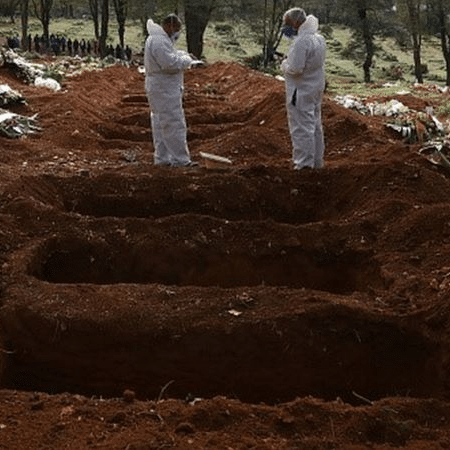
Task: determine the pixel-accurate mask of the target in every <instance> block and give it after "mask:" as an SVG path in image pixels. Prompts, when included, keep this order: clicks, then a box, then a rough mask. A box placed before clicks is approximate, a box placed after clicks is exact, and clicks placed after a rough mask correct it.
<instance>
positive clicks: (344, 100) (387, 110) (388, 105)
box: [334, 95, 410, 117]
mask: <svg viewBox="0 0 450 450" xmlns="http://www.w3.org/2000/svg"><path fill="white" fill-rule="evenodd" d="M334 101H335V102H336V103H338V104H339V105H342V106H343V107H344V108H347V109H353V110H355V111H357V112H359V113H360V114H364V115H370V116H386V117H392V116H397V115H399V114H406V113H407V112H409V111H410V109H409V108H408V107H407V106H405V105H404V104H403V103H402V102H399V101H398V100H395V99H392V100H389V101H388V102H384V103H379V102H366V100H365V99H363V98H361V97H357V96H355V95H337V96H336V97H335V98H334Z"/></svg>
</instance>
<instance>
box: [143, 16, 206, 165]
mask: <svg viewBox="0 0 450 450" xmlns="http://www.w3.org/2000/svg"><path fill="white" fill-rule="evenodd" d="M147 30H148V33H149V36H148V37H147V40H146V41H145V49H144V66H145V91H146V93H147V98H148V102H149V105H150V110H151V124H152V136H153V145H154V148H155V152H154V156H153V158H154V163H155V164H156V165H166V166H178V167H180V166H184V167H186V166H196V165H197V164H196V163H194V162H192V161H191V157H190V154H189V150H188V146H187V139H186V131H187V129H186V121H185V117H184V111H183V105H182V96H183V71H184V70H185V69H187V68H188V67H191V66H193V65H196V64H201V61H197V60H195V59H194V58H192V57H191V56H189V55H188V54H187V53H186V52H184V51H181V50H176V49H175V48H174V43H175V42H176V41H177V39H178V36H179V34H180V31H181V20H180V19H179V17H178V16H176V15H175V14H170V15H169V16H167V17H166V18H165V19H164V20H163V21H162V25H161V26H160V25H157V24H156V23H154V22H153V20H151V19H150V20H148V22H147Z"/></svg>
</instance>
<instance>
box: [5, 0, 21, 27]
mask: <svg viewBox="0 0 450 450" xmlns="http://www.w3.org/2000/svg"><path fill="white" fill-rule="evenodd" d="M19 4H20V0H3V1H2V2H1V3H0V16H5V17H9V18H10V20H11V23H15V16H16V11H17V7H18V6H19Z"/></svg>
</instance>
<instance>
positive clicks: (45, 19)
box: [32, 0, 53, 40]
mask: <svg viewBox="0 0 450 450" xmlns="http://www.w3.org/2000/svg"><path fill="white" fill-rule="evenodd" d="M32 2H33V8H34V13H35V15H36V17H37V18H38V19H39V20H40V22H41V24H42V30H43V35H44V38H45V39H46V40H48V36H49V25H50V13H51V10H52V7H53V0H32Z"/></svg>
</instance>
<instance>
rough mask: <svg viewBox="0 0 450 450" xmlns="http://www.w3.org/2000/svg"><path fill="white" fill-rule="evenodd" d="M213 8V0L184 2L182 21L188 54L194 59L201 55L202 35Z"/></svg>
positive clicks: (189, 0)
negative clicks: (183, 20)
mask: <svg viewBox="0 0 450 450" xmlns="http://www.w3.org/2000/svg"><path fill="white" fill-rule="evenodd" d="M213 8H214V0H208V1H207V2H206V1H201V0H185V8H184V19H185V21H186V40H187V47H188V52H189V53H192V54H193V55H194V56H195V57H196V58H201V57H202V54H203V34H204V32H205V29H206V26H207V25H208V22H209V19H210V17H211V12H212V10H213Z"/></svg>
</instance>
